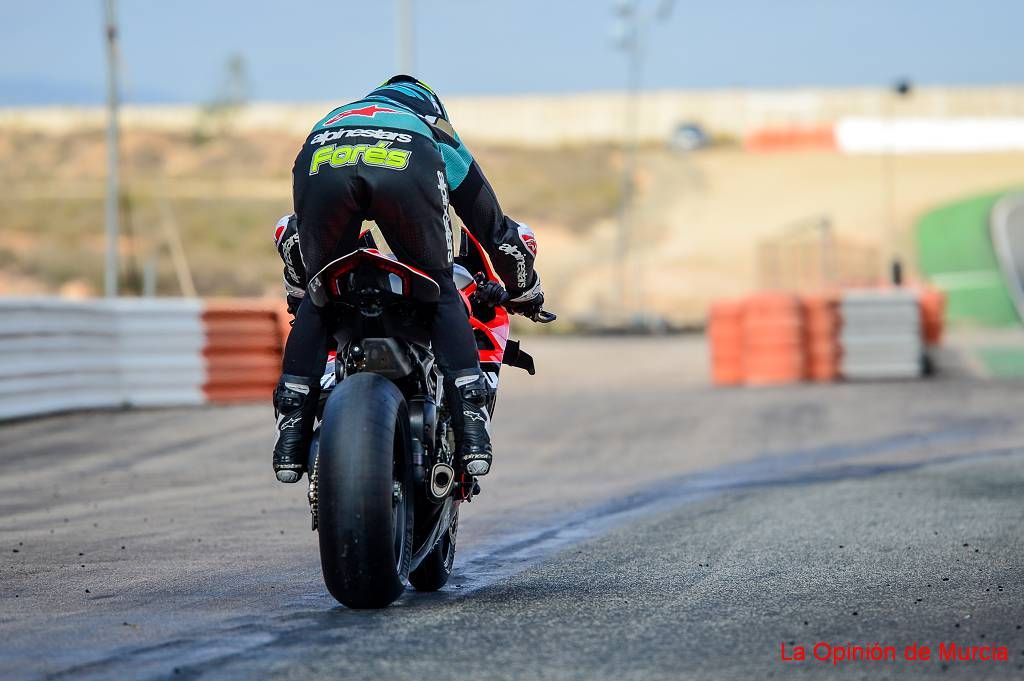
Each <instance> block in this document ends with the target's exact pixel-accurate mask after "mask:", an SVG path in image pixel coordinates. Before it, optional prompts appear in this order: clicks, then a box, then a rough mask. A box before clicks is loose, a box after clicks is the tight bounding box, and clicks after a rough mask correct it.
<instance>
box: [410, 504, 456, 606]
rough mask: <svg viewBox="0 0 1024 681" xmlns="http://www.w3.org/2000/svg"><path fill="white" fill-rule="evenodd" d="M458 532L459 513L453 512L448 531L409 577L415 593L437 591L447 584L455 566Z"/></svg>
mask: <svg viewBox="0 0 1024 681" xmlns="http://www.w3.org/2000/svg"><path fill="white" fill-rule="evenodd" d="M458 531H459V512H458V510H456V511H455V516H454V517H453V518H452V522H451V524H450V525H449V526H448V530H447V531H446V532H445V533H444V534H443V535H442V536H441V539H440V540H439V541H438V542H437V546H435V547H434V548H433V550H431V552H430V553H428V554H427V557H426V558H424V559H423V562H421V563H420V564H419V567H417V568H416V569H415V570H413V571H412V573H410V575H409V582H410V583H411V584H412V585H413V587H414V588H415V589H416V590H417V591H437V590H438V589H440V588H441V587H443V586H444V585H445V584H447V583H448V578H449V577H451V576H452V566H454V565H455V537H456V535H457V534H458Z"/></svg>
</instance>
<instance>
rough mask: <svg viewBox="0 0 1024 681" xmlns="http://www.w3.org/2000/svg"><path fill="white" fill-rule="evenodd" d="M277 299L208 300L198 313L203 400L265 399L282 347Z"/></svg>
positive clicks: (273, 381)
mask: <svg viewBox="0 0 1024 681" xmlns="http://www.w3.org/2000/svg"><path fill="white" fill-rule="evenodd" d="M280 312H281V306H280V305H279V304H278V303H270V302H262V301H252V302H249V301H214V302H210V303H207V305H206V309H205V310H204V311H203V314H202V321H203V329H204V331H205V333H206V346H205V348H204V349H203V357H204V359H205V360H206V383H205V385H204V386H203V393H204V394H205V396H206V399H207V401H208V402H214V403H226V402H240V401H249V400H266V401H267V402H268V403H269V401H270V396H271V393H272V392H273V389H274V386H275V385H276V384H277V379H278V378H279V377H280V375H281V352H282V349H283V347H284V343H283V336H282V327H281V319H280Z"/></svg>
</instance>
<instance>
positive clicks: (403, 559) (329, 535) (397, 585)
mask: <svg viewBox="0 0 1024 681" xmlns="http://www.w3.org/2000/svg"><path fill="white" fill-rule="evenodd" d="M320 431H321V432H320V451H319V464H318V465H319V469H318V472H317V526H318V530H319V533H320V564H321V567H322V569H323V575H324V582H325V583H326V585H327V590H328V591H330V592H331V595H332V596H334V598H336V599H337V600H338V601H339V602H340V603H342V604H343V605H346V606H348V607H350V608H383V607H386V606H388V605H390V604H391V603H392V602H394V601H395V599H397V598H398V597H399V596H401V595H402V592H403V591H404V590H405V582H406V580H407V579H408V576H409V564H410V561H411V559H412V550H413V546H412V541H413V538H412V537H413V505H414V499H413V492H414V490H413V483H412V461H411V456H410V451H411V440H410V437H409V413H408V407H407V405H406V403H405V398H404V397H403V396H402V393H401V392H400V391H399V390H398V388H397V387H396V386H395V384H393V383H392V382H391V381H389V380H387V379H386V378H383V377H381V376H378V375H377V374H369V373H366V374H355V375H353V376H349V377H348V378H346V379H345V380H344V381H342V382H341V383H340V384H339V385H338V386H337V387H336V388H335V389H334V390H333V392H332V394H331V396H330V397H329V398H328V400H327V404H326V405H325V406H324V417H323V424H322V425H321V428H320Z"/></svg>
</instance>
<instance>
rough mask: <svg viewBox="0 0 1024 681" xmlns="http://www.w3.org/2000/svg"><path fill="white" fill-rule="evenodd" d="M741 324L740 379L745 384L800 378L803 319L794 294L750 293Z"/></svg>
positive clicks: (804, 361)
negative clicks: (741, 374)
mask: <svg viewBox="0 0 1024 681" xmlns="http://www.w3.org/2000/svg"><path fill="white" fill-rule="evenodd" d="M742 327H743V379H744V382H745V383H746V384H747V385H778V384H780V383H795V382H796V381H799V380H801V379H802V378H803V377H804V371H805V365H806V361H807V360H806V352H805V343H804V318H803V315H802V314H801V307H800V300H799V299H798V298H797V297H796V296H792V295H788V294H784V293H759V294H756V295H753V296H751V297H750V298H748V299H747V300H746V301H745V302H744V305H743V323H742Z"/></svg>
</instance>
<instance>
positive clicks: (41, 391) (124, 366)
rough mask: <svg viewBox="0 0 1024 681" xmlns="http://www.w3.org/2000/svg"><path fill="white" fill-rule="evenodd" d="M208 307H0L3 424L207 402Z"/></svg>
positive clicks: (8, 302) (178, 303)
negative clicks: (86, 412)
mask: <svg viewBox="0 0 1024 681" xmlns="http://www.w3.org/2000/svg"><path fill="white" fill-rule="evenodd" d="M201 312H202V303H201V302H200V301H195V300H179V299H160V300H141V299H139V300H131V299H122V300H115V301H66V300H59V299H47V298H36V299H0V419H11V418H19V417H23V416H32V415H36V414H48V413H55V412H61V411H70V410H75V409H99V408H110V407H118V406H170V405H180V404H199V403H201V402H203V401H204V400H203V392H202V388H203V383H204V382H205V380H206V369H205V365H204V362H203V357H202V351H203V344H204V333H203V328H202V322H201Z"/></svg>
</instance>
